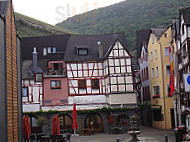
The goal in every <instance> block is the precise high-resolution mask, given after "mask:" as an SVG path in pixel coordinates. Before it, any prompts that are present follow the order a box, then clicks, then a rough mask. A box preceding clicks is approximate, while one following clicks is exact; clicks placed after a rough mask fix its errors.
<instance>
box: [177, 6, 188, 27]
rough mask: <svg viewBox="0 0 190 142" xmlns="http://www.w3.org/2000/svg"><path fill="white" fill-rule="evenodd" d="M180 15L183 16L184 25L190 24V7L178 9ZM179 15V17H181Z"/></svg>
mask: <svg viewBox="0 0 190 142" xmlns="http://www.w3.org/2000/svg"><path fill="white" fill-rule="evenodd" d="M179 11H180V13H181V14H183V19H184V23H185V24H190V7H183V8H180V10H179ZM181 14H180V17H181Z"/></svg>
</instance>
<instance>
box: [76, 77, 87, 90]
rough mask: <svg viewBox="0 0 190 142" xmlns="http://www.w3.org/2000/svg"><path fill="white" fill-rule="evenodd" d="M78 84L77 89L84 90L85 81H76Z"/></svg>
mask: <svg viewBox="0 0 190 142" xmlns="http://www.w3.org/2000/svg"><path fill="white" fill-rule="evenodd" d="M78 84H79V89H86V80H85V79H84V80H79V81H78Z"/></svg>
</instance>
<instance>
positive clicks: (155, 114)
mask: <svg viewBox="0 0 190 142" xmlns="http://www.w3.org/2000/svg"><path fill="white" fill-rule="evenodd" d="M153 117H154V121H162V113H161V108H157V109H154V110H153Z"/></svg>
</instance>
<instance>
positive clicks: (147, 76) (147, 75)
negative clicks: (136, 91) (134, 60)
mask: <svg viewBox="0 0 190 142" xmlns="http://www.w3.org/2000/svg"><path fill="white" fill-rule="evenodd" d="M146 78H147V80H148V79H149V74H148V67H146Z"/></svg>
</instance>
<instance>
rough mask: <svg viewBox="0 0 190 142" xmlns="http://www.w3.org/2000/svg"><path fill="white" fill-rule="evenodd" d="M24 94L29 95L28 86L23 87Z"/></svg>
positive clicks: (24, 95)
mask: <svg viewBox="0 0 190 142" xmlns="http://www.w3.org/2000/svg"><path fill="white" fill-rule="evenodd" d="M22 96H23V97H27V96H28V87H22Z"/></svg>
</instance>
